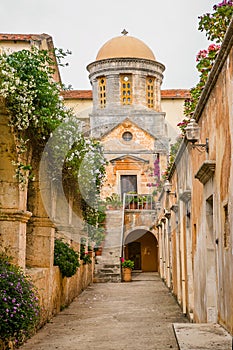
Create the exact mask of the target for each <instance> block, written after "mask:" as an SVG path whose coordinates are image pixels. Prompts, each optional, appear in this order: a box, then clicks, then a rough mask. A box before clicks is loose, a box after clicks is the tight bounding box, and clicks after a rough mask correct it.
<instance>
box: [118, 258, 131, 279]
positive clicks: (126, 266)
mask: <svg viewBox="0 0 233 350" xmlns="http://www.w3.org/2000/svg"><path fill="white" fill-rule="evenodd" d="M121 266H122V277H123V281H124V282H131V281H132V269H133V268H134V261H132V260H125V259H124V258H121Z"/></svg>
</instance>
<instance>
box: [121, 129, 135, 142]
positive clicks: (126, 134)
mask: <svg viewBox="0 0 233 350" xmlns="http://www.w3.org/2000/svg"><path fill="white" fill-rule="evenodd" d="M122 138H123V140H124V141H131V140H132V138H133V134H131V132H129V131H126V132H124V134H123V135H122Z"/></svg>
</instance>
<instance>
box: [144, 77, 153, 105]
mask: <svg viewBox="0 0 233 350" xmlns="http://www.w3.org/2000/svg"><path fill="white" fill-rule="evenodd" d="M154 80H155V79H154V78H153V77H147V79H146V99H147V107H148V108H154Z"/></svg>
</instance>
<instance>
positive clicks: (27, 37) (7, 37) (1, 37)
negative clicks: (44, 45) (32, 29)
mask: <svg viewBox="0 0 233 350" xmlns="http://www.w3.org/2000/svg"><path fill="white" fill-rule="evenodd" d="M45 38H51V37H50V35H48V34H2V33H0V41H16V40H17V41H31V40H34V41H38V40H41V39H45Z"/></svg>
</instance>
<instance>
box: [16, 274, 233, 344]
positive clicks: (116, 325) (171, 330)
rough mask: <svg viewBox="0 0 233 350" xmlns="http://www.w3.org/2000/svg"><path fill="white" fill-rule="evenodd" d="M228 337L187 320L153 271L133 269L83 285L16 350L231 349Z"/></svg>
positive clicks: (218, 329)
mask: <svg viewBox="0 0 233 350" xmlns="http://www.w3.org/2000/svg"><path fill="white" fill-rule="evenodd" d="M177 341H178V343H177ZM231 341H232V339H231V336H230V335H229V334H228V333H227V332H226V331H225V330H224V329H223V328H222V327H220V326H219V325H214V324H195V323H189V322H188V320H187V318H186V317H184V316H183V315H182V312H181V309H180V307H179V306H178V304H177V303H176V301H175V299H174V298H173V296H172V294H171V293H170V292H169V290H168V289H167V288H166V286H165V285H164V283H163V282H162V281H161V279H160V278H159V275H158V274H157V273H134V274H133V281H132V282H129V283H94V284H92V285H91V286H89V287H88V288H87V289H86V290H85V291H84V292H83V293H82V294H81V295H80V296H79V297H78V298H76V300H75V301H74V302H73V303H72V304H71V305H70V306H69V307H68V308H66V309H65V310H63V311H62V312H61V313H59V314H58V315H57V316H56V317H54V318H53V319H52V320H51V322H50V323H47V324H46V325H45V326H44V328H42V329H41V330H40V331H39V332H38V333H37V334H36V335H35V336H34V337H32V338H31V339H29V340H28V341H27V343H25V344H24V345H23V346H21V347H20V350H64V349H65V350H83V349H85V350H100V349H101V350H139V349H140V350H142V349H143V350H169V349H176V350H178V349H180V350H210V349H212V350H231V349H233V348H232V345H231Z"/></svg>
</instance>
